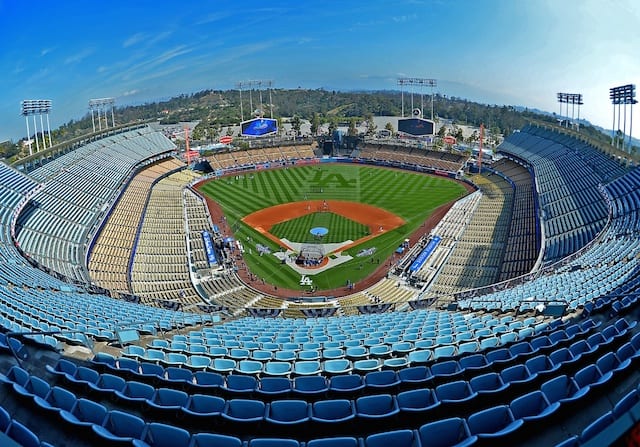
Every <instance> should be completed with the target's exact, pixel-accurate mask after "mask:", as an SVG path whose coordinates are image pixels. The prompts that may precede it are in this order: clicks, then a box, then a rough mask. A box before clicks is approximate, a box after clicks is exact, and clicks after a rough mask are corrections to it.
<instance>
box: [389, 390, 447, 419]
mask: <svg viewBox="0 0 640 447" xmlns="http://www.w3.org/2000/svg"><path fill="white" fill-rule="evenodd" d="M396 400H397V402H398V408H399V409H400V418H401V419H402V420H403V421H404V420H408V421H411V422H413V423H420V422H424V421H425V420H427V416H428V415H431V414H432V413H433V412H434V411H436V410H437V409H438V408H439V407H440V401H439V400H438V398H437V397H436V394H435V393H434V391H433V390H432V389H430V388H418V389H415V390H409V391H403V392H400V393H398V394H397V395H396Z"/></svg>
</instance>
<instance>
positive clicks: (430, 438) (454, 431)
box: [418, 417, 478, 447]
mask: <svg viewBox="0 0 640 447" xmlns="http://www.w3.org/2000/svg"><path fill="white" fill-rule="evenodd" d="M418 435H419V438H420V441H421V444H422V445H423V446H430V447H449V446H453V445H455V446H459V447H464V446H470V445H473V444H475V443H476V442H477V440H478V437H477V436H476V435H472V434H471V433H470V432H469V427H468V426H467V423H466V421H465V420H464V419H462V418H459V417H453V418H447V419H440V420H438V421H435V422H430V423H427V424H424V425H422V426H421V427H420V428H419V429H418Z"/></svg>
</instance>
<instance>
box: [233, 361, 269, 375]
mask: <svg viewBox="0 0 640 447" xmlns="http://www.w3.org/2000/svg"><path fill="white" fill-rule="evenodd" d="M262 369H263V366H262V363H261V362H258V361H256V360H240V361H238V362H237V363H236V367H235V369H234V373H237V374H247V375H252V376H257V375H259V374H260V373H262Z"/></svg>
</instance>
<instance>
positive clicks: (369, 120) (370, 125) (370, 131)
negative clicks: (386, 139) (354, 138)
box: [365, 114, 378, 136]
mask: <svg viewBox="0 0 640 447" xmlns="http://www.w3.org/2000/svg"><path fill="white" fill-rule="evenodd" d="M365 123H366V125H367V132H366V135H367V136H371V135H373V134H374V133H375V132H376V129H377V128H378V126H376V123H374V122H373V115H371V114H369V115H367V117H366V121H365Z"/></svg>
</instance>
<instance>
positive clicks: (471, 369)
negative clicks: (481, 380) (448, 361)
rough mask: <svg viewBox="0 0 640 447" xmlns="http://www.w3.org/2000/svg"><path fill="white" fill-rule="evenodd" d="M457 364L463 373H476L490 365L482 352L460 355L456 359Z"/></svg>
mask: <svg viewBox="0 0 640 447" xmlns="http://www.w3.org/2000/svg"><path fill="white" fill-rule="evenodd" d="M458 365H459V366H460V369H462V370H463V371H464V372H465V374H477V373H480V372H481V371H484V370H487V369H489V368H490V367H491V364H490V363H489V362H488V361H487V358H486V357H485V356H484V354H472V355H469V356H466V357H462V358H461V359H460V360H458Z"/></svg>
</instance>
